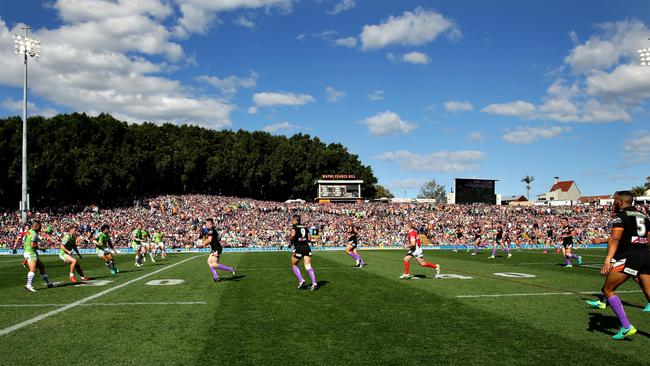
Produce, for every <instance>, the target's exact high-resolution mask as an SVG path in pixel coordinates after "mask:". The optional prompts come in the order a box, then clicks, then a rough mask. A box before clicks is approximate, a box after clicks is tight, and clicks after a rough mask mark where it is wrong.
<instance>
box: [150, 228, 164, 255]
mask: <svg viewBox="0 0 650 366" xmlns="http://www.w3.org/2000/svg"><path fill="white" fill-rule="evenodd" d="M164 237H165V236H164V235H163V233H162V232H160V230H156V231H155V232H154V233H153V236H152V239H153V244H154V256H155V255H156V254H157V253H158V251H159V250H160V256H161V257H162V258H163V259H164V258H167V252H165V242H164Z"/></svg>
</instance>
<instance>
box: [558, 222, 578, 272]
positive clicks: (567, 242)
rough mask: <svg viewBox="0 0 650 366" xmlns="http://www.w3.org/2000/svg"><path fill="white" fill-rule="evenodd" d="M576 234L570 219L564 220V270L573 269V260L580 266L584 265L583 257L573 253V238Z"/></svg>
mask: <svg viewBox="0 0 650 366" xmlns="http://www.w3.org/2000/svg"><path fill="white" fill-rule="evenodd" d="M575 235H576V232H575V230H574V229H573V227H571V226H570V225H569V219H567V218H566V217H565V218H563V219H562V254H563V255H564V268H571V267H573V265H572V264H571V259H573V258H575V259H576V260H578V265H582V257H580V256H578V255H576V254H575V253H572V251H573V238H574V237H575Z"/></svg>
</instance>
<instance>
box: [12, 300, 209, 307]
mask: <svg viewBox="0 0 650 366" xmlns="http://www.w3.org/2000/svg"><path fill="white" fill-rule="evenodd" d="M67 305H70V304H0V308H32V307H34V308H35V307H50V306H57V307H63V306H67ZM129 305H207V302H205V301H176V302H104V303H101V302H95V303H91V304H81V305H79V306H129Z"/></svg>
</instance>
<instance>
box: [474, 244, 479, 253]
mask: <svg viewBox="0 0 650 366" xmlns="http://www.w3.org/2000/svg"><path fill="white" fill-rule="evenodd" d="M477 253H478V247H477V246H476V245H474V254H477Z"/></svg>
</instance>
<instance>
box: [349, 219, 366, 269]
mask: <svg viewBox="0 0 650 366" xmlns="http://www.w3.org/2000/svg"><path fill="white" fill-rule="evenodd" d="M358 245H359V237H358V236H357V229H356V228H355V227H354V224H353V223H352V221H348V245H347V246H346V247H345V252H346V253H347V254H348V255H349V256H350V257H352V259H354V260H355V261H356V264H357V267H361V268H362V267H364V266H365V265H366V263H365V262H364V261H363V259H362V258H361V255H359V251H358V250H357V246H358Z"/></svg>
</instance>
